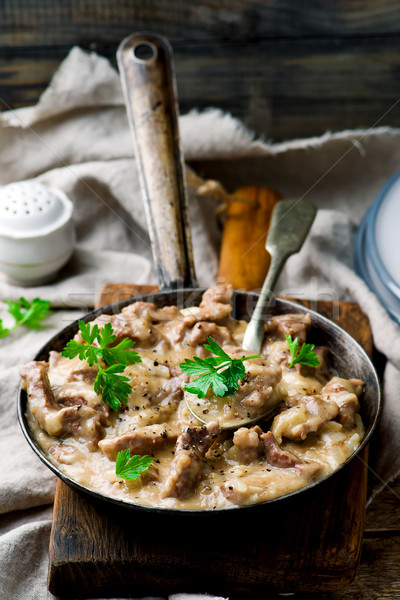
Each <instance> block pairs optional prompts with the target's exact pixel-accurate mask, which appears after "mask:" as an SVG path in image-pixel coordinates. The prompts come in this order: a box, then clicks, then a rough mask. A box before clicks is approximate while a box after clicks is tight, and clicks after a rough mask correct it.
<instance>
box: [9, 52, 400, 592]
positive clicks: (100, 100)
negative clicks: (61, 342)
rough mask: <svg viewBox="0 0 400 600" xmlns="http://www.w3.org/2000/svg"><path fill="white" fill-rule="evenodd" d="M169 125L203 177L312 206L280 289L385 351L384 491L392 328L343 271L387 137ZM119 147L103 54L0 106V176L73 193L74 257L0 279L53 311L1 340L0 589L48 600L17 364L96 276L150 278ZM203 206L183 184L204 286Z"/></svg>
mask: <svg viewBox="0 0 400 600" xmlns="http://www.w3.org/2000/svg"><path fill="white" fill-rule="evenodd" d="M180 124H181V135H182V143H183V149H184V154H185V157H186V160H189V159H190V160H192V161H202V168H204V169H205V170H206V171H207V174H208V176H213V177H216V178H217V179H222V180H223V182H224V183H225V184H226V186H227V187H228V188H235V187H238V186H240V185H251V184H261V185H270V186H274V187H276V188H278V189H280V190H281V191H282V192H283V193H284V194H285V195H296V196H297V197H302V196H305V197H307V198H309V199H310V200H312V201H313V202H315V203H316V204H317V205H318V207H319V208H320V211H319V214H318V217H317V219H316V221H315V223H314V225H313V228H312V232H311V235H310V237H309V239H308V241H307V243H306V245H305V247H304V248H303V250H302V251H301V253H300V254H299V255H297V256H294V257H292V258H291V259H290V261H289V262H288V264H287V267H286V269H285V272H284V273H283V274H282V277H281V279H280V282H279V291H280V292H282V293H284V294H287V295H293V296H297V297H301V296H303V297H308V298H318V297H320V298H321V297H323V298H324V299H326V298H328V299H329V298H333V299H340V300H347V299H351V300H355V301H357V302H359V303H360V305H361V306H362V308H363V310H364V311H365V312H366V313H367V314H368V315H369V317H370V320H371V324H372V328H373V333H374V340H375V344H376V346H377V348H378V349H379V350H380V351H381V352H382V353H383V354H385V355H386V356H387V357H388V359H389V362H388V365H387V368H386V370H385V408H384V412H383V417H382V420H381V426H380V430H379V432H378V435H379V436H380V440H379V441H380V445H379V453H378V454H377V455H376V456H373V457H372V459H373V461H372V463H371V464H372V468H373V469H374V470H375V471H376V472H377V474H378V478H377V479H375V480H374V482H375V487H374V491H375V492H376V491H377V489H378V488H379V486H378V485H377V484H376V482H379V481H381V484H380V487H382V485H389V486H390V480H391V479H392V478H393V477H395V476H396V475H397V474H398V471H399V469H400V458H399V457H400V453H399V442H398V435H397V432H398V430H399V421H400V407H399V402H398V398H397V394H398V392H397V390H398V389H399V387H400V329H399V327H398V326H396V325H395V324H394V323H393V322H392V321H391V319H390V318H389V317H388V315H387V313H386V312H385V310H384V309H383V308H382V307H381V306H380V304H379V303H378V301H377V300H376V298H375V297H374V295H373V294H372V293H371V292H370V291H369V290H368V288H367V287H366V286H365V284H364V283H363V282H362V281H361V280H360V279H359V278H358V277H356V275H355V274H354V270H353V241H354V233H355V230H356V224H357V222H359V220H360V218H361V217H362V215H363V214H364V212H365V210H366V209H367V207H368V206H369V205H370V204H371V202H372V201H373V200H374V197H375V195H376V193H377V192H378V190H379V189H380V187H381V186H382V185H383V183H384V182H385V181H386V180H387V178H388V177H389V176H390V175H392V174H393V173H394V172H395V171H396V170H397V168H398V167H399V162H400V161H399V159H400V145H399V137H400V132H399V131H398V130H394V129H390V128H379V129H372V130H369V131H361V130H360V131H346V132H341V133H336V134H326V135H324V136H322V137H321V138H313V139H308V140H298V141H291V142H287V143H280V144H269V143H266V142H264V141H260V140H256V139H254V138H253V136H252V135H251V134H250V133H249V132H248V131H246V129H245V128H244V127H243V126H242V125H241V124H240V123H239V122H238V121H237V120H235V119H233V118H232V117H231V116H230V115H227V114H223V113H222V112H221V111H219V110H217V109H210V110H209V111H205V112H202V113H198V112H196V111H195V110H194V111H193V112H191V113H190V114H188V115H185V116H183V117H182V118H181V120H180ZM132 154H133V153H132V144H131V139H130V136H129V132H128V127H127V120H126V115H125V109H124V106H123V100H122V93H121V89H120V84H119V78H118V75H117V73H116V72H115V71H114V69H113V68H112V67H111V66H110V65H109V63H108V62H107V61H106V60H105V59H104V58H100V57H99V56H97V55H95V54H86V53H84V52H83V51H81V50H80V49H78V48H74V49H73V50H72V51H71V53H70V54H69V56H68V57H67V58H66V60H65V61H64V62H63V64H62V65H61V66H60V68H59V70H58V71H57V73H56V74H55V76H54V78H53V81H52V82H51V84H50V86H49V88H48V89H47V90H46V92H45V93H44V94H43V95H42V97H41V99H40V101H39V103H38V104H37V105H36V106H34V107H30V108H24V109H19V110H16V111H9V112H5V113H2V114H0V184H3V185H4V184H7V183H9V182H12V181H18V180H23V179H29V178H37V179H38V180H39V181H41V182H43V183H46V184H50V185H53V186H56V187H59V188H62V189H63V190H64V191H65V192H66V193H67V194H68V195H69V196H70V197H71V199H72V200H73V202H74V205H75V209H74V210H75V212H74V221H75V226H76V231H77V245H76V251H75V254H74V256H73V258H72V259H71V261H70V263H69V264H68V265H67V266H66V267H65V268H64V269H63V270H62V271H61V272H60V274H59V276H58V278H57V279H56V281H55V282H53V283H52V284H51V285H50V284H49V285H46V286H40V287H37V288H19V287H17V286H12V285H10V284H9V283H8V282H7V281H6V280H5V279H4V278H1V277H0V301H1V300H5V299H16V298H18V297H19V296H20V295H24V296H25V297H26V298H28V299H32V298H33V297H35V296H41V297H42V298H47V299H49V300H51V302H52V306H53V308H55V311H54V313H53V315H52V316H51V317H50V318H49V319H48V321H47V322H46V325H45V327H44V329H43V330H42V331H35V332H33V331H26V330H23V329H22V328H21V329H19V330H16V331H15V332H14V333H13V334H12V335H11V336H9V337H7V338H5V339H3V340H0V359H1V364H2V367H3V368H2V372H1V374H0V430H1V432H2V433H1V436H0V515H1V516H0V598H10V599H11V598H12V599H13V600H27V599H29V600H36V599H37V600H44V599H46V598H49V599H50V598H51V595H50V594H49V593H48V592H47V589H46V575H47V560H48V558H47V548H48V539H49V532H50V520H51V506H50V504H51V502H52V499H53V495H54V488H55V477H54V476H53V475H52V474H51V473H50V471H49V470H48V469H47V468H46V467H44V466H43V465H42V464H41V462H40V461H39V459H38V458H36V456H35V454H34V453H33V452H32V451H31V449H30V448H29V446H28V445H27V443H26V441H25V440H24V438H23V436H22V433H21V431H20V429H19V425H18V423H17V416H16V394H17V388H18V380H19V377H18V372H19V368H20V366H21V365H22V364H23V363H25V362H27V361H29V360H30V359H31V358H32V357H33V356H34V354H35V353H36V352H37V350H38V349H39V348H40V346H41V345H42V344H43V343H44V342H45V341H46V340H47V339H48V338H49V337H50V336H51V335H53V334H54V333H55V332H57V331H58V330H59V329H60V328H61V327H63V326H65V325H66V324H68V323H69V322H71V321H72V320H75V319H76V318H78V317H79V316H80V315H81V314H83V313H84V312H86V311H87V310H88V309H90V308H92V307H93V305H94V302H95V299H96V297H97V295H98V293H99V291H100V288H101V286H102V285H103V284H104V283H106V282H131V283H138V284H139V283H149V282H154V283H155V282H156V277H155V272H154V268H153V265H152V260H151V251H150V245H149V238H148V234H147V227H146V219H145V215H144V211H143V206H142V201H141V196H140V191H139V185H138V179H137V173H136V169H135V164H134V160H133V155H132ZM215 208H216V206H215V202H214V200H213V199H212V198H204V197H199V196H198V195H197V194H196V193H195V191H194V190H191V191H190V213H191V221H192V230H193V238H194V251H195V262H196V268H197V274H198V278H199V281H200V283H201V285H204V286H206V285H209V284H211V283H213V281H214V279H215V275H216V269H217V256H218V246H219V241H220V232H219V229H218V226H217V223H216V220H215V218H214V211H215ZM2 311H3V313H5V307H4V306H1V305H0V313H2ZM1 316H2V314H0V318H1ZM182 591H184V590H182ZM181 599H182V596H179V598H178V597H175V600H181Z"/></svg>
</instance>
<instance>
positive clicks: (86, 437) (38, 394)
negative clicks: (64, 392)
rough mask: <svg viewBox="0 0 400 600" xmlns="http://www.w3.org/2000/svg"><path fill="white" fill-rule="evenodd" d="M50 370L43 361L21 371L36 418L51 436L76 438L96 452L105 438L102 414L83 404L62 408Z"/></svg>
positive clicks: (33, 414) (31, 408) (35, 362)
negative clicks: (51, 381) (51, 385)
mask: <svg viewBox="0 0 400 600" xmlns="http://www.w3.org/2000/svg"><path fill="white" fill-rule="evenodd" d="M47 367H48V364H47V363H46V362H44V361H32V362H30V363H28V364H27V365H25V366H24V367H23V368H22V370H21V377H22V387H23V389H25V390H26V392H27V393H28V396H29V406H30V410H31V413H32V416H33V418H34V419H35V421H36V422H37V424H38V425H39V427H41V428H42V429H43V430H44V431H46V432H47V433H48V434H49V435H53V436H61V435H67V434H70V435H74V436H75V437H76V438H77V439H81V440H83V441H84V442H88V444H89V446H90V449H94V448H95V447H96V445H97V442H98V440H99V439H101V437H103V436H104V429H103V427H102V425H101V415H100V413H99V412H98V411H97V410H95V409H94V408H90V407H88V406H83V405H75V406H66V407H61V406H60V405H59V404H58V403H57V402H56V401H55V398H54V394H53V392H52V390H51V387H50V382H49V378H48V375H47Z"/></svg>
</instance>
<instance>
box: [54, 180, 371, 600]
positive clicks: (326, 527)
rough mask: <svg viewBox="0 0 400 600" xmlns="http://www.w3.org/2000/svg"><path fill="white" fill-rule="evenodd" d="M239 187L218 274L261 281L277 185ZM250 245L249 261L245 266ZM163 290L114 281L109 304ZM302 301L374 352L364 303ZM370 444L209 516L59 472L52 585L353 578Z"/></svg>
mask: <svg viewBox="0 0 400 600" xmlns="http://www.w3.org/2000/svg"><path fill="white" fill-rule="evenodd" d="M236 196H237V197H239V198H242V199H245V200H249V201H250V203H248V202H247V203H246V202H241V201H238V202H233V203H232V204H231V205H230V207H229V209H228V213H227V221H226V225H225V230H224V239H223V244H222V249H221V262H220V270H219V279H220V280H224V281H227V280H228V281H230V282H232V283H233V285H234V287H236V288H239V289H240V288H241V289H257V288H259V287H260V286H261V283H262V280H263V278H264V275H265V272H266V270H267V269H268V264H269V258H268V256H266V254H265V249H264V242H265V235H266V226H267V224H268V222H269V216H270V213H271V208H272V206H273V205H274V203H275V202H276V201H277V199H278V195H277V194H275V193H274V192H271V191H270V190H267V189H265V188H246V189H242V190H239V191H238V192H236ZM253 202H255V204H252V203H253ZM243 232H246V233H245V234H244V233H243ZM244 254H246V256H247V263H249V264H251V267H252V268H251V269H244V264H245V263H246V261H245V260H244V259H243V256H244ZM154 289H155V288H154V287H153V286H132V285H128V284H109V285H107V286H105V287H104V288H103V291H102V294H101V298H100V301H99V305H104V304H108V303H110V302H114V301H116V300H121V299H123V298H129V297H131V296H134V295H138V294H140V293H148V292H151V291H153V290H154ZM302 304H304V305H306V306H309V307H311V308H313V309H314V310H318V311H319V312H321V313H322V314H324V315H325V316H327V317H328V318H333V319H334V320H335V321H336V322H337V323H338V324H339V325H340V326H341V327H343V328H344V329H346V330H347V331H348V332H349V333H350V334H351V335H352V336H353V337H354V338H355V339H357V341H359V343H361V344H362V345H363V346H364V348H365V350H366V351H367V352H368V353H369V354H371V351H372V337H371V331H370V328H369V323H368V320H367V318H366V316H365V315H364V314H363V313H362V312H361V310H360V308H359V306H358V305H357V304H352V303H342V302H335V303H331V302H323V301H321V302H318V303H317V304H315V303H314V302H313V303H311V302H308V301H302ZM367 454H368V450H367V449H365V450H364V451H363V452H362V453H361V454H360V455H359V456H358V457H357V458H356V459H355V460H354V461H352V462H351V463H350V464H349V465H348V466H347V467H345V468H343V469H342V470H341V471H339V472H338V473H337V474H336V475H334V476H333V477H331V478H330V479H329V480H328V481H326V482H324V483H322V484H320V485H319V486H317V487H316V488H315V489H311V490H308V491H307V492H303V493H302V494H300V495H299V496H297V497H294V498H292V499H289V500H286V501H280V502H278V503H276V504H271V505H269V506H266V507H252V508H250V509H244V510H240V511H239V512H237V511H234V512H233V514H232V513H227V514H215V513H212V514H210V515H207V517H208V518H206V519H205V518H204V516H201V517H198V516H194V515H187V514H182V515H178V516H177V517H176V516H171V515H167V514H158V513H156V514H154V513H149V512H145V511H135V510H129V509H126V508H121V507H117V506H114V505H112V504H109V503H104V502H99V501H97V500H95V499H94V498H92V497H90V496H86V495H83V494H81V493H78V492H77V491H75V490H74V489H72V488H70V487H68V486H66V485H65V484H64V483H62V482H61V481H58V483H57V491H56V499H55V505H54V517H53V527H52V531H51V541H50V565H49V578H48V584H49V589H50V591H51V592H52V593H53V594H55V595H56V596H59V597H61V598H95V597H107V596H108V597H117V596H132V597H140V596H145V595H159V596H160V595H161V596H164V597H165V596H167V595H168V594H170V593H173V592H182V591H185V592H200V593H210V594H220V595H223V596H230V597H231V598H232V597H235V598H248V597H249V594H251V595H252V597H253V598H257V597H260V598H261V597H263V598H265V593H266V590H276V591H277V592H301V591H312V592H322V591H324V592H327V591H329V590H335V589H339V588H342V587H345V586H346V585H348V584H349V583H350V582H351V581H352V580H353V579H354V577H355V575H356V572H357V567H358V563H359V559H360V552H361V543H362V533H363V527H364V517H365V501H366V491H367Z"/></svg>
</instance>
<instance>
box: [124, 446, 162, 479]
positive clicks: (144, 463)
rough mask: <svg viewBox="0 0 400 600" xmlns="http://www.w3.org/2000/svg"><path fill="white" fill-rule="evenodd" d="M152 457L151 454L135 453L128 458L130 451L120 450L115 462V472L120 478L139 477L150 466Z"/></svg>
mask: <svg viewBox="0 0 400 600" xmlns="http://www.w3.org/2000/svg"><path fill="white" fill-rule="evenodd" d="M152 462H153V459H152V457H151V456H147V455H146V454H145V455H144V456H139V455H138V454H135V455H134V456H132V458H130V451H129V449H127V450H120V452H118V456H117V462H116V463H115V474H116V476H117V477H121V479H132V480H135V479H139V477H140V475H141V474H142V473H145V472H146V471H147V469H148V468H149V467H150V465H151V463H152Z"/></svg>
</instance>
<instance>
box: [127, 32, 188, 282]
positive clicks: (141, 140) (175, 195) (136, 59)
mask: <svg viewBox="0 0 400 600" xmlns="http://www.w3.org/2000/svg"><path fill="white" fill-rule="evenodd" d="M117 59H118V66H119V70H120V75H121V82H122V88H123V91H124V96H125V103H126V108H127V113H128V120H129V125H130V128H131V132H132V134H133V139H134V146H135V154H136V160H137V165H138V170H139V178H140V185H141V188H142V194H143V198H144V202H145V207H146V215H147V222H148V227H149V233H150V239H151V244H152V250H153V258H154V262H155V265H156V268H157V273H158V281H159V285H160V288H170V289H175V288H181V287H194V286H195V285H196V277H195V272H194V262H193V250H192V243H191V236H190V227H189V217H188V210H187V199H186V185H185V178H184V166H183V159H182V154H181V151H180V138H179V128H178V105H177V99H176V98H177V95H176V84H175V77H174V71H173V59H172V49H171V47H170V45H169V43H168V42H167V40H166V39H165V38H163V37H161V36H159V35H156V34H152V33H134V34H132V35H130V36H128V37H127V38H125V39H124V40H123V41H122V42H121V44H120V46H119V48H118V52H117Z"/></svg>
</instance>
